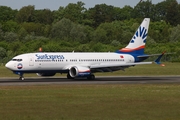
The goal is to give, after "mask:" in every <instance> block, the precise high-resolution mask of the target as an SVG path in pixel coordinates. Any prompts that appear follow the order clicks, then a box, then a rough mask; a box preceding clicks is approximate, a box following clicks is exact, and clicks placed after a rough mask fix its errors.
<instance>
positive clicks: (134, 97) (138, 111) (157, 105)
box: [0, 63, 180, 120]
mask: <svg viewBox="0 0 180 120" xmlns="http://www.w3.org/2000/svg"><path fill="white" fill-rule="evenodd" d="M165 64H166V66H165V67H161V66H158V65H140V66H135V67H131V68H128V69H126V71H125V72H124V71H118V72H114V73H98V74H96V75H99V76H106V75H118V76H121V75H122V76H139V75H143V76H151V75H180V72H179V71H180V63H165ZM26 76H27V77H36V75H35V74H29V75H28V74H27V75H26V74H25V77H26ZM56 76H60V74H58V75H56ZM0 77H17V78H18V76H17V75H14V74H12V72H11V71H9V70H7V69H6V68H5V67H0ZM179 101H180V84H175V83H172V84H122V85H121V84H117V85H115V84H114V85H112V84H110V85H85V84H83V85H80V84H79V85H78V84H76V85H35V86H32V85H31V86H28V85H27V86H0V119H2V120H179V119H180V115H179V114H180V109H179V108H180V102H179Z"/></svg>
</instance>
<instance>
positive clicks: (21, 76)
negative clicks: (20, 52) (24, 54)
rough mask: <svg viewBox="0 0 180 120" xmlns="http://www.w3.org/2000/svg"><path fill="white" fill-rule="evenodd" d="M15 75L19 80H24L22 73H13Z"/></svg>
mask: <svg viewBox="0 0 180 120" xmlns="http://www.w3.org/2000/svg"><path fill="white" fill-rule="evenodd" d="M14 73H15V74H17V75H19V80H22V81H23V80H24V76H23V74H24V73H22V72H14Z"/></svg>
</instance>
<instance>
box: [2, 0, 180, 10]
mask: <svg viewBox="0 0 180 120" xmlns="http://www.w3.org/2000/svg"><path fill="white" fill-rule="evenodd" d="M77 1H82V2H83V3H85V8H87V9H88V8H92V7H94V6H95V5H96V4H103V3H105V4H106V5H113V6H115V7H120V8H122V7H124V6H125V5H130V6H131V7H134V6H135V5H137V3H138V2H139V1H140V0H0V6H8V7H11V8H12V9H18V10H19V9H20V8H22V7H23V6H27V5H35V9H50V10H58V9H59V7H60V6H63V7H65V6H67V5H68V4H69V3H77ZM162 1H164V0H152V3H153V4H157V3H159V2H162ZM177 1H178V3H180V0H177Z"/></svg>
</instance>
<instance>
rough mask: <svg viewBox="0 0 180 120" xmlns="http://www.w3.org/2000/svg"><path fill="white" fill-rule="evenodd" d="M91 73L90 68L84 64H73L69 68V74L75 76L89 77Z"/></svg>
mask: <svg viewBox="0 0 180 120" xmlns="http://www.w3.org/2000/svg"><path fill="white" fill-rule="evenodd" d="M90 74H91V71H90V68H88V67H82V66H73V67H71V68H70V69H69V75H70V76H71V77H72V78H74V77H87V76H89V75H90Z"/></svg>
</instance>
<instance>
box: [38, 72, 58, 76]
mask: <svg viewBox="0 0 180 120" xmlns="http://www.w3.org/2000/svg"><path fill="white" fill-rule="evenodd" d="M36 74H37V75H38V76H54V75H55V74H56V73H48V72H47V73H36Z"/></svg>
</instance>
